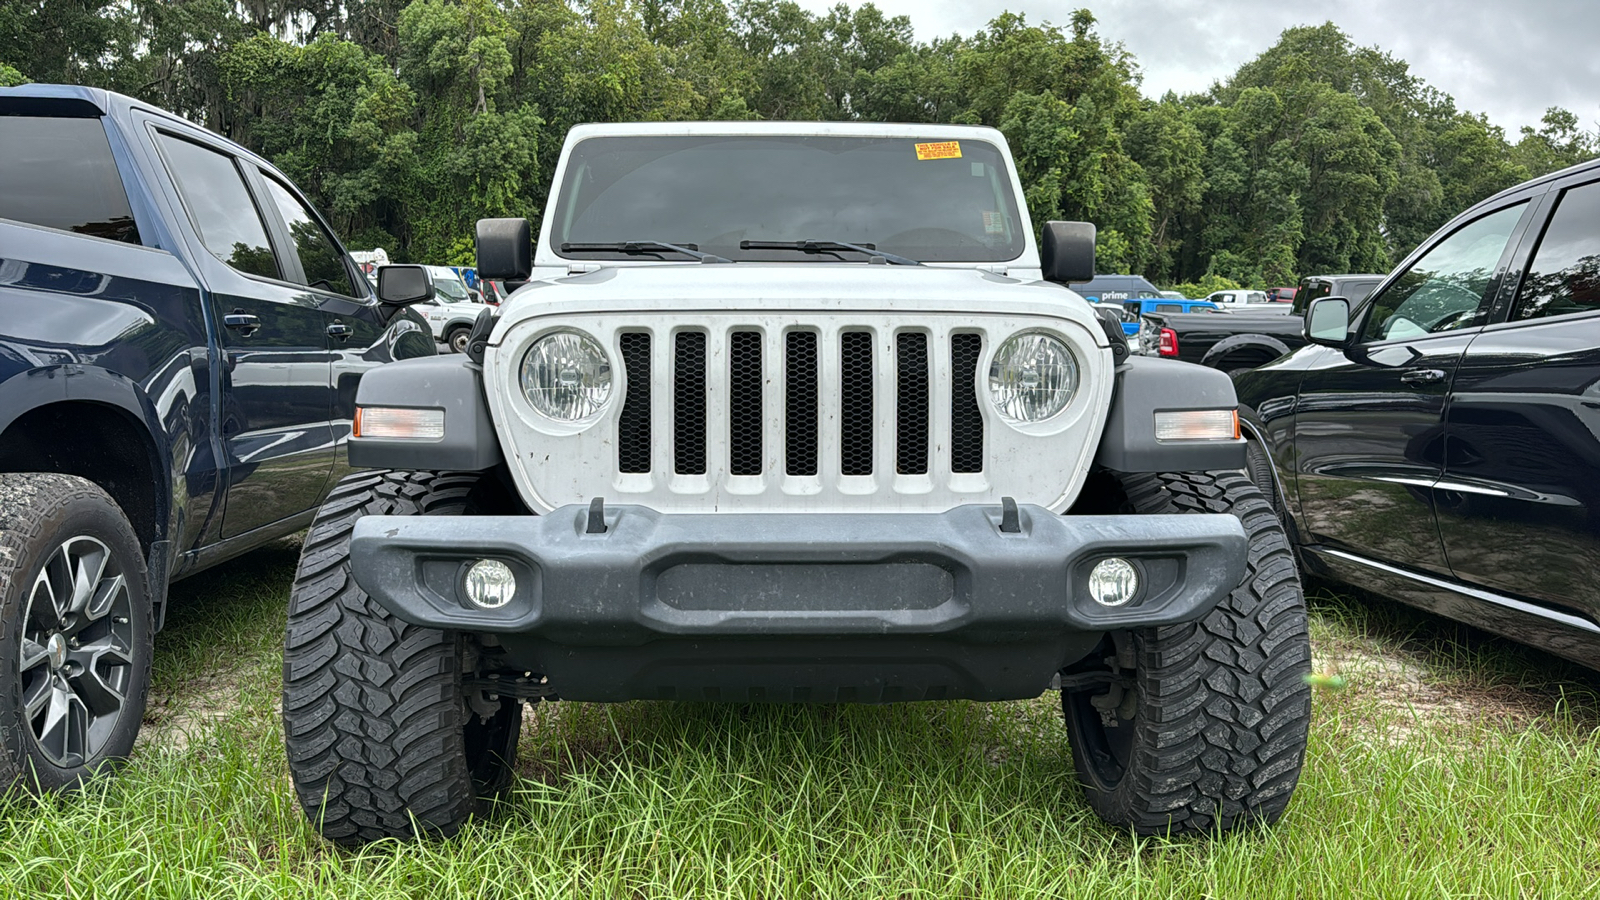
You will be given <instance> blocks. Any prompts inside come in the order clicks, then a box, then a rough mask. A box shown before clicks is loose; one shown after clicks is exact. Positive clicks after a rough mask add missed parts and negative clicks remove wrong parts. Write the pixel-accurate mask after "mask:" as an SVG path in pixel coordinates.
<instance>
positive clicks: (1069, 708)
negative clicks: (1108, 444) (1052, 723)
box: [1061, 472, 1311, 835]
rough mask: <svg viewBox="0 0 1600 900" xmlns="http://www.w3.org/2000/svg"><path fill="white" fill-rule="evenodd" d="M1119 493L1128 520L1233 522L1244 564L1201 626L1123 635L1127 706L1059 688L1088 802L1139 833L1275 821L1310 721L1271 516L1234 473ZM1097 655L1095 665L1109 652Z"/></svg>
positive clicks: (1283, 546)
mask: <svg viewBox="0 0 1600 900" xmlns="http://www.w3.org/2000/svg"><path fill="white" fill-rule="evenodd" d="M1123 489H1124V492H1125V494H1126V500H1127V505H1126V508H1127V511H1130V512H1134V513H1141V514H1152V513H1174V512H1194V513H1230V514H1232V515H1235V516H1237V517H1239V519H1240V521H1241V522H1242V523H1243V524H1244V530H1245V534H1246V536H1247V537H1248V538H1249V542H1250V558H1249V566H1248V569H1247V571H1246V574H1245V577H1244V580H1243V581H1242V582H1241V583H1240V585H1239V586H1238V587H1237V588H1235V589H1234V590H1233V592H1232V593H1231V594H1229V595H1228V596H1227V597H1226V598H1224V599H1223V600H1222V602H1221V603H1220V604H1219V605H1218V606H1217V608H1216V609H1214V610H1213V611H1212V612H1211V613H1209V614H1207V615H1206V616H1205V618H1203V619H1201V620H1200V621H1199V622H1194V623H1189V624H1184V625H1172V626H1164V627H1160V628H1153V629H1145V630H1141V631H1137V632H1134V633H1132V634H1131V635H1130V636H1129V637H1130V639H1131V647H1128V648H1126V649H1125V651H1124V658H1126V654H1127V650H1130V649H1131V651H1132V658H1133V660H1134V662H1135V666H1134V670H1133V672H1131V673H1123V674H1131V685H1130V687H1131V689H1132V690H1131V693H1132V695H1133V696H1132V697H1131V698H1126V697H1125V698H1124V702H1122V703H1119V704H1117V707H1118V708H1113V709H1109V710H1102V708H1101V707H1104V706H1107V705H1108V702H1107V700H1106V699H1102V700H1101V702H1100V705H1099V706H1097V705H1096V704H1094V703H1092V702H1091V699H1092V698H1094V697H1095V696H1096V695H1097V694H1098V695H1102V697H1103V695H1104V694H1105V693H1106V687H1105V685H1104V684H1099V685H1091V686H1088V687H1085V688H1084V689H1079V690H1063V691H1062V695H1061V704H1062V711H1063V713H1064V714H1065V717H1066V721H1067V729H1068V732H1069V739H1070V741H1071V744H1072V755H1073V762H1074V764H1075V765H1076V767H1077V770H1078V776H1079V778H1080V780H1081V781H1082V782H1083V785H1084V793H1085V794H1086V796H1087V797H1088V800H1089V804H1090V806H1092V807H1093V808H1094V810H1095V812H1096V813H1098V814H1099V815H1100V816H1101V817H1102V818H1104V819H1105V820H1106V821H1108V822H1110V823H1112V824H1115V825H1120V826H1126V827H1132V828H1133V829H1134V830H1135V831H1136V832H1138V833H1140V834H1146V835H1155V834H1181V833H1186V832H1200V833H1217V832H1225V831H1230V830H1233V829H1235V828H1239V827H1241V826H1245V825H1250V824H1253V823H1271V822H1275V821H1277V819H1278V818H1279V817H1280V816H1282V815H1283V811H1284V809H1285V807H1287V806H1288V803H1289V797H1290V795H1291V794H1292V793H1293V791H1294V787H1295V784H1296V782H1297V781H1298V780H1299V776H1300V767H1301V764H1302V763H1303V761H1304V758H1305V749H1306V737H1307V733H1308V731H1309V727H1310V721H1311V693H1310V687H1309V686H1308V685H1307V684H1306V682H1305V675H1306V674H1307V673H1308V672H1310V670H1311V646H1310V642H1309V638H1308V634H1307V622H1306V608H1305V598H1304V595H1303V593H1302V590H1301V587H1300V580H1299V577H1298V575H1297V573H1296V570H1295V563H1294V557H1293V555H1292V554H1291V552H1290V549H1289V544H1288V541H1287V539H1286V538H1285V536H1284V533H1283V528H1282V526H1281V524H1280V523H1279V521H1278V517H1277V515H1276V513H1275V512H1274V510H1273V508H1272V505H1271V504H1269V503H1268V502H1267V500H1266V498H1264V497H1263V496H1262V495H1261V492H1260V491H1259V490H1257V489H1256V487H1255V485H1254V484H1253V483H1252V482H1251V480H1250V478H1249V477H1248V476H1247V475H1246V474H1245V473H1242V472H1211V473H1202V474H1169V475H1159V476H1156V475H1145V476H1127V478H1126V479H1125V480H1124V482H1123ZM1106 647H1107V649H1106V651H1105V653H1104V654H1097V655H1096V657H1097V658H1096V659H1094V660H1093V663H1094V664H1096V665H1098V664H1099V662H1100V660H1099V658H1098V657H1099V656H1101V655H1114V654H1115V649H1114V647H1113V642H1112V641H1110V640H1108V641H1107V645H1106ZM1069 677H1070V673H1069ZM1108 720H1109V721H1115V722H1116V724H1115V726H1110V727H1108Z"/></svg>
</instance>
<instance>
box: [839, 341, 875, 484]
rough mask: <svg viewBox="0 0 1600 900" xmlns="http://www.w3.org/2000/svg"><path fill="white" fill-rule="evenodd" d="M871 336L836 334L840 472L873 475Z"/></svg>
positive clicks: (873, 426) (873, 424)
mask: <svg viewBox="0 0 1600 900" xmlns="http://www.w3.org/2000/svg"><path fill="white" fill-rule="evenodd" d="M872 362H873V360H872V333H871V332H869V331H846V332H845V333H844V334H841V335H839V471H840V472H841V473H843V474H845V475H871V474H872V431H873V429H874V428H875V427H876V424H877V423H875V422H873V421H872Z"/></svg>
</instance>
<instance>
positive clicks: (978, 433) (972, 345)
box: [950, 334, 983, 473]
mask: <svg viewBox="0 0 1600 900" xmlns="http://www.w3.org/2000/svg"><path fill="white" fill-rule="evenodd" d="M982 351H983V338H982V337H981V336H979V335H976V334H952V335H950V379H951V385H950V471H952V472H956V473H968V472H982V471H983V415H982V413H980V412H979V411H978V356H979V355H980V354H981V352H982Z"/></svg>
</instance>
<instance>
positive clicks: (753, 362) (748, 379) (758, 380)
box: [728, 331, 765, 475]
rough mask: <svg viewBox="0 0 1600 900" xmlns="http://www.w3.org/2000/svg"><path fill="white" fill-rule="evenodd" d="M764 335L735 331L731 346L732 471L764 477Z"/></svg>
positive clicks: (729, 409)
mask: <svg viewBox="0 0 1600 900" xmlns="http://www.w3.org/2000/svg"><path fill="white" fill-rule="evenodd" d="M762 374H763V373H762V371H761V332H759V331H735V332H734V333H733V335H732V339H731V340H730V342H729V345H728V471H729V472H730V473H731V474H734V475H760V474H761V463H762V459H761V428H762V424H763V423H762V421H761V384H762V382H763V381H764V380H765V379H764V378H763V377H762Z"/></svg>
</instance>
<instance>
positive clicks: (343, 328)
mask: <svg viewBox="0 0 1600 900" xmlns="http://www.w3.org/2000/svg"><path fill="white" fill-rule="evenodd" d="M355 333H356V330H355V329H354V328H351V327H350V326H349V325H346V324H344V323H343V322H334V323H333V324H332V325H329V326H328V337H331V338H337V339H338V340H341V341H348V340H350V335H352V334H355Z"/></svg>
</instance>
